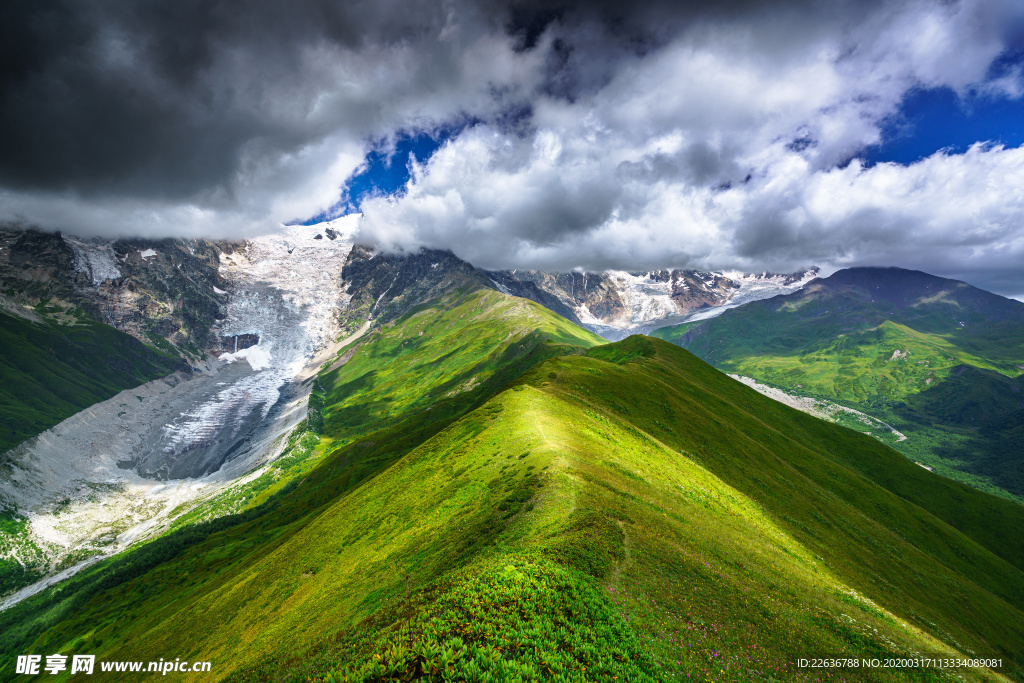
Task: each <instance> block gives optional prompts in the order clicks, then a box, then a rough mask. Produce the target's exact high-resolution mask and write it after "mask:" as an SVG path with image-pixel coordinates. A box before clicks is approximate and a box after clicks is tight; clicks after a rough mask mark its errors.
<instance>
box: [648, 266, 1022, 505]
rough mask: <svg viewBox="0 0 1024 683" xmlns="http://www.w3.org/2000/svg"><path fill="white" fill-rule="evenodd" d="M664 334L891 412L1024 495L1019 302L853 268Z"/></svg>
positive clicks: (977, 480) (945, 455) (937, 455)
mask: <svg viewBox="0 0 1024 683" xmlns="http://www.w3.org/2000/svg"><path fill="white" fill-rule="evenodd" d="M654 334H655V335H656V336H659V337H661V338H664V339H669V340H672V341H673V342H675V343H678V344H680V345H682V346H683V347H684V348H687V349H689V350H690V351H692V352H694V353H696V354H697V355H698V356H700V357H701V358H703V359H704V360H707V361H708V362H710V363H712V364H713V365H715V366H716V367H718V368H720V369H722V370H724V371H726V372H729V373H733V374H735V375H738V376H744V377H749V378H753V379H755V380H757V381H758V382H763V383H765V384H766V385H770V386H772V387H777V388H779V389H781V390H783V391H785V392H788V393H790V394H792V395H800V396H806V397H811V398H813V399H819V400H822V401H828V402H836V403H838V404H841V405H843V406H846V407H849V408H854V409H858V410H860V411H863V412H864V413H867V414H869V415H871V416H873V417H875V418H879V419H880V420H882V421H884V423H885V424H887V425H891V426H892V427H893V428H895V430H896V431H897V432H898V433H900V435H901V436H905V438H903V439H898V440H892V439H890V441H891V445H893V446H894V447H895V448H896V449H897V450H900V451H902V452H904V453H905V454H907V455H908V456H909V457H911V458H913V459H914V460H916V461H918V462H920V463H922V464H923V465H926V466H928V467H930V468H932V469H934V470H935V471H937V472H939V473H942V474H945V475H947V476H953V477H955V478H959V479H961V480H963V481H967V482H969V483H972V484H974V485H976V486H980V487H982V488H986V489H988V490H991V491H993V492H996V493H1001V494H1003V495H1009V496H1010V497H1013V498H1014V499H1016V500H1017V501H1018V502H1020V501H1022V500H1024V450H1022V446H1021V444H1022V443H1024V441H1022V440H1021V437H1022V436H1024V432H1022V429H1024V304H1022V303H1020V302H1019V301H1014V300H1012V299H1006V298H1003V297H1001V296H997V295H995V294H992V293H990V292H986V291H983V290H980V289H978V288H976V287H972V286H970V285H968V284H966V283H964V282H959V281H956V280H948V279H945V278H939V277H935V276H932V275H928V274H926V273H921V272H918V271H909V270H901V269H895V268H851V269H848V270H843V271H839V272H837V273H835V274H833V275H832V276H830V277H827V278H823V279H819V280H815V281H813V282H811V283H810V284H808V285H807V286H805V287H804V288H803V289H801V290H799V291H798V292H795V293H792V294H787V295H784V296H779V297H776V298H773V299H770V300H766V301H759V302H755V303H751V304H748V305H745V306H743V307H740V308H736V309H733V310H729V311H726V312H724V313H723V315H721V316H719V317H716V318H713V319H709V320H705V321H700V322H695V323H690V324H684V325H682V326H673V327H667V328H662V329H660V330H657V331H656V332H654ZM865 426H866V425H863V424H862V425H861V426H860V429H861V430H864V429H865ZM868 429H870V427H868ZM876 429H877V426H876ZM883 431H884V429H883Z"/></svg>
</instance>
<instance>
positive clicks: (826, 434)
mask: <svg viewBox="0 0 1024 683" xmlns="http://www.w3.org/2000/svg"><path fill="white" fill-rule="evenodd" d="M621 344H623V345H628V346H632V347H635V348H636V350H635V351H633V352H632V353H633V354H635V355H636V356H637V357H638V358H642V357H644V355H646V356H655V355H656V356H658V357H659V358H660V359H663V360H662V362H660V363H649V364H643V365H644V367H650V369H651V371H652V372H651V374H652V375H654V376H655V377H656V378H657V381H658V382H660V383H662V385H663V386H668V387H677V386H678V387H679V391H678V392H677V391H675V390H673V391H672V398H671V400H670V401H667V404H670V405H679V404H681V403H685V402H691V405H692V401H693V400H694V399H693V397H694V396H701V399H702V400H703V401H705V402H706V405H705V409H707V408H708V406H714V407H715V410H720V411H722V412H723V414H724V413H725V412H726V411H730V410H736V409H740V410H741V411H742V412H743V413H746V415H744V416H743V419H744V421H746V422H748V424H747V426H745V427H742V428H740V429H739V434H740V435H741V436H737V435H736V429H735V427H737V426H739V421H738V420H736V421H734V422H733V425H734V429H733V430H732V436H736V437H737V438H739V439H741V440H742V441H744V442H749V441H750V434H757V433H760V434H761V435H762V438H766V439H768V440H769V443H770V441H771V440H773V439H778V438H781V439H783V440H784V441H785V442H787V443H788V444H790V448H791V450H790V451H789V452H790V453H792V454H794V455H795V454H803V453H807V452H817V453H819V454H825V455H826V456H827V458H828V459H829V460H830V461H831V462H833V463H834V464H835V465H836V466H838V467H841V468H842V469H843V470H847V471H849V472H852V473H853V474H855V475H859V476H860V477H863V478H864V479H866V480H868V481H870V482H871V483H873V484H875V485H877V486H880V487H882V488H883V489H885V490H887V491H888V492H889V493H891V494H893V495H895V496H897V497H898V498H900V499H902V500H903V501H906V502H907V503H910V504H912V505H914V506H917V507H920V508H922V509H923V510H925V511H927V512H928V513H929V515H934V516H935V517H937V518H938V519H941V520H943V521H944V522H945V524H948V525H950V526H952V527H954V528H956V529H959V530H960V531H961V532H962V533H963V534H965V535H966V536H968V537H970V538H971V539H973V540H974V541H975V542H977V543H979V544H981V545H982V546H984V547H985V548H987V549H988V551H989V552H991V553H994V554H996V555H999V556H1000V557H1002V558H1003V559H1004V560H1006V561H1007V562H1009V563H1010V564H1012V565H1014V566H1015V567H1016V568H1017V569H1018V570H1024V537H1022V536H1021V534H1020V533H1019V529H1020V528H1022V527H1021V525H1022V524H1024V507H1022V506H1020V505H1017V504H1015V503H1012V502H1009V501H1006V500H1003V499H1000V498H998V497H994V496H992V495H990V494H986V493H984V492H980V491H977V490H975V489H973V488H971V487H969V486H966V485H964V484H961V483H959V482H955V481H950V480H948V479H943V478H941V477H935V476H934V475H933V474H931V473H929V472H927V471H926V470H923V469H922V468H920V467H918V466H917V465H915V464H914V463H912V462H909V461H907V460H906V459H904V458H900V457H895V453H894V452H893V451H892V450H890V449H889V448H887V447H886V446H884V445H882V444H879V443H878V442H877V441H875V440H874V439H871V438H870V437H867V436H865V435H863V434H860V433H859V432H856V431H853V430H849V429H845V428H840V427H837V426H833V425H829V424H828V423H825V422H823V421H822V420H818V419H817V418H814V417H811V416H809V415H806V414H804V413H801V412H800V411H797V410H794V409H792V408H789V407H787V406H785V405H782V404H780V403H777V402H775V401H772V400H771V399H767V398H765V397H763V396H761V395H760V394H759V393H757V392H756V391H754V390H753V389H750V388H748V387H746V386H744V385H742V384H740V383H739V382H732V381H729V382H723V381H722V379H721V377H720V373H718V372H717V371H716V370H715V369H714V368H712V367H711V366H709V365H707V364H706V363H703V362H701V361H700V360H699V359H698V358H696V357H695V356H693V354H691V353H689V352H687V351H685V350H682V349H679V348H678V347H675V346H674V345H670V344H667V343H665V342H663V341H661V340H657V341H655V340H653V339H651V338H642V337H635V338H630V339H627V340H624V341H623V342H621ZM605 353H607V351H606V350H605V347H599V348H596V349H594V350H592V351H590V352H588V354H587V355H588V356H595V357H599V356H600V355H602V354H605ZM634 374H635V373H634ZM630 377H631V375H628V374H626V375H620V374H618V373H617V374H616V376H615V380H614V381H613V380H610V379H606V380H604V381H605V382H607V387H606V389H605V391H606V392H607V393H608V394H609V395H611V394H612V393H614V390H615V386H616V383H627V382H629V381H631V380H630ZM652 379H653V378H652ZM593 381H597V380H593ZM694 387H700V388H701V389H702V391H700V392H697V391H696V390H695V389H694ZM684 389H685V390H688V395H687V393H680V392H682V391H683V390H684ZM636 393H637V395H641V396H642V393H639V392H636ZM615 405H616V406H617V407H618V408H619V409H621V410H622V411H623V415H628V416H629V418H630V419H631V420H633V421H634V423H635V424H637V425H638V426H639V425H645V429H648V430H649V433H650V434H652V435H655V436H657V438H659V439H665V440H666V442H667V443H673V442H676V441H678V440H679V439H681V438H682V437H681V436H680V435H678V434H676V433H675V432H672V431H671V430H669V429H668V427H667V426H665V425H666V424H670V423H669V420H670V419H672V415H673V411H672V409H670V408H665V407H658V405H657V404H656V401H654V400H651V399H648V398H646V397H645V398H643V399H641V401H640V402H639V405H637V404H634V405H627V404H625V403H616V404H615ZM711 412H714V410H712V411H711ZM655 415H661V416H662V418H661V420H658V419H652V417H651V416H655ZM722 424H723V419H721V418H716V417H714V416H711V417H709V418H708V419H707V420H706V421H704V422H702V423H700V424H699V425H693V428H694V429H695V430H696V432H697V435H695V441H696V443H698V444H699V443H701V441H702V439H706V437H704V436H701V435H702V434H705V433H712V432H713V431H719V429H716V428H720V427H721V425H722ZM777 424H779V425H786V428H787V429H788V430H791V432H790V433H779V431H780V430H779V429H778V428H777V427H776V426H775V425H777ZM748 432H749V433H748ZM763 446H764V444H762V447H763ZM681 447H683V444H682V443H681ZM689 450H690V452H696V451H693V450H692V443H691V447H690V449H689ZM720 455H721V454H720V453H718V454H716V453H715V452H713V451H708V452H707V455H706V456H705V457H704V458H702V461H703V462H706V464H707V465H708V466H711V465H712V463H714V462H723V463H724V462H728V461H724V460H719V459H718V456H720ZM697 457H701V456H700V455H699V454H698V456H697ZM796 462H797V461H796V459H795V458H792V459H790V460H789V462H788V464H789V465H790V466H795V465H796ZM723 472H724V470H723ZM742 476H744V475H743V471H742V469H740V468H735V469H734V470H732V471H731V473H730V475H729V477H728V480H729V481H730V482H734V481H735V480H737V479H736V478H738V477H742ZM819 478H821V477H820V475H819ZM829 478H830V479H831V480H833V481H834V480H835V479H836V477H834V476H832V475H830V476H829ZM787 488H788V487H787ZM845 497H846V498H847V499H849V500H855V495H854V494H852V493H848V494H845ZM889 523H890V521H889V520H887V521H886V524H889Z"/></svg>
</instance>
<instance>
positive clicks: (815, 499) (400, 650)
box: [0, 289, 1024, 681]
mask: <svg viewBox="0 0 1024 683" xmlns="http://www.w3.org/2000/svg"><path fill="white" fill-rule="evenodd" d="M421 332H422V333H423V334H422V336H421V334H420V333H421ZM596 341H597V340H596V339H594V338H593V336H592V335H589V333H586V332H584V331H582V330H580V329H578V328H575V327H574V326H572V325H570V324H569V323H567V322H565V321H562V320H560V319H558V318H557V317H556V316H554V315H552V314H551V313H550V312H548V311H546V310H544V309H543V308H541V307H540V306H537V305H535V304H532V303H530V302H526V301H524V300H520V299H514V298H509V297H505V296H504V295H501V294H499V293H497V292H493V291H488V292H485V291H480V290H472V289H471V290H469V291H462V292H454V293H452V294H451V295H450V296H449V297H448V298H447V299H443V298H442V299H438V300H435V301H433V302H430V304H429V305H425V306H423V307H421V308H419V309H418V310H413V311H409V312H407V313H406V314H405V315H403V316H401V317H399V318H398V319H396V320H395V321H394V325H392V326H390V327H385V328H383V329H382V330H380V331H379V333H377V334H375V335H372V336H370V337H368V338H366V339H364V340H360V344H359V346H358V347H357V348H356V349H355V350H354V351H353V352H346V353H345V354H343V355H342V356H341V357H339V358H338V359H337V360H336V361H335V362H334V363H332V364H331V366H329V367H327V368H325V370H324V372H323V373H321V375H320V377H319V379H318V381H319V382H320V385H321V389H322V390H321V391H320V392H319V393H320V395H322V397H323V399H322V400H323V404H322V405H323V407H322V409H320V411H319V412H320V413H321V414H322V416H323V425H324V426H323V431H324V439H323V441H322V442H321V445H320V446H319V447H318V448H321V449H323V451H324V454H323V456H322V458H321V459H320V460H319V462H318V464H317V466H316V467H315V468H314V469H312V470H311V471H310V472H309V473H308V475H307V476H305V478H304V479H303V480H302V481H301V483H296V480H293V481H292V483H291V484H289V485H287V486H285V487H284V488H282V489H281V490H280V491H279V492H278V493H277V495H274V496H272V497H271V498H270V499H269V500H268V501H267V502H266V503H264V505H263V506H262V507H257V508H253V509H252V510H250V511H248V512H247V513H245V514H244V515H241V516H239V517H238V518H233V519H232V518H228V519H225V520H219V521H218V522H215V523H213V524H210V525H205V526H203V527H198V528H191V529H184V530H181V531H179V532H177V535H172V536H170V537H167V538H165V539H161V540H160V541H158V542H156V543H154V544H151V545H149V546H144V547H142V548H139V549H138V550H135V551H132V553H129V554H128V556H127V557H126V558H123V559H118V560H114V561H111V562H108V563H106V564H105V565H104V566H102V567H97V568H95V569H94V570H91V571H90V572H88V573H87V574H84V575H82V576H80V577H77V578H76V579H74V580H72V581H71V582H69V583H68V585H66V586H65V587H64V588H63V589H60V590H58V591H51V592H49V593H47V594H44V595H41V596H38V597H36V598H32V599H30V600H28V601H26V602H25V603H22V604H20V605H18V606H17V607H15V608H14V609H12V610H9V611H7V612H3V613H0V633H2V634H3V635H2V636H0V652H2V653H3V654H2V655H0V676H3V677H4V678H7V677H12V676H13V674H12V673H11V672H12V671H13V667H12V666H10V660H11V658H12V657H13V655H15V654H22V653H25V652H44V651H45V652H47V653H50V652H55V651H61V652H65V651H66V652H92V653H95V654H97V655H99V657H100V659H132V660H150V659H152V660H156V659H158V658H160V657H165V658H167V657H171V658H173V657H181V658H183V659H190V660H203V659H209V660H212V661H213V662H214V669H213V671H214V673H215V675H216V676H217V677H218V678H220V677H227V678H229V679H231V680H272V679H273V680H325V679H329V678H333V679H334V680H345V679H348V680H386V679H388V676H391V675H395V676H396V677H401V676H404V677H405V678H404V680H409V679H411V678H412V677H417V678H424V679H431V680H441V677H442V672H447V675H448V676H449V677H454V678H455V679H456V680H523V681H526V680H536V679H537V678H539V677H541V676H550V677H552V678H554V679H555V680H580V681H583V680H613V677H618V680H652V679H653V680H665V679H668V680H672V679H677V678H678V679H682V680H686V679H687V675H688V674H689V676H690V680H693V678H694V677H697V676H699V677H700V678H701V679H713V680H794V679H797V678H805V679H808V680H819V679H835V680H842V679H845V680H850V679H851V678H853V679H864V678H865V677H864V676H863V675H862V672H852V673H851V672H840V673H836V674H834V675H833V672H827V671H825V672H823V671H814V672H800V671H797V670H796V669H794V668H793V664H792V662H793V661H794V659H795V658H796V657H799V656H814V655H824V654H829V653H840V652H845V653H850V654H856V655H858V656H862V655H863V656H877V657H884V656H886V654H888V653H911V652H929V653H939V652H945V653H952V652H954V651H960V652H963V653H972V654H976V655H978V656H1002V657H1004V658H1005V660H1009V659H1011V658H1014V657H1019V656H1020V655H1021V653H1022V652H1024V626H1022V624H1024V572H1022V571H1021V569H1020V566H1021V564H1022V552H1021V547H1020V539H1019V538H1016V537H1015V536H1014V535H1013V534H1014V530H1015V529H1016V528H1019V527H1015V526H1013V525H1016V524H1019V523H1020V522H1021V521H1024V519H1022V509H1021V508H1020V507H1019V506H1015V505H1013V504H1012V503H1009V502H1007V501H1003V500H1000V499H998V498H995V497H992V496H988V495H986V494H983V493H980V492H978V491H974V490H972V489H969V488H967V487H965V486H963V485H960V484H957V483H955V482H948V481H944V480H941V479H939V478H937V477H934V476H931V475H929V474H928V473H927V472H924V471H923V470H921V469H920V468H917V467H916V466H914V465H913V464H911V463H908V462H907V461H906V460H905V459H904V458H902V456H899V455H898V454H896V453H895V452H893V451H891V450H889V449H888V448H886V447H884V446H882V445H880V444H878V443H877V442H875V441H873V440H872V439H869V438H867V437H864V436H863V435H859V434H857V433H855V432H852V431H849V430H845V429H842V428H839V427H836V426H834V425H829V424H827V423H824V422H821V421H819V420H816V419H814V418H810V417H808V416H805V415H803V414H800V413H798V412H796V411H793V410H791V409H789V408H786V407H785V406H782V405H780V404H777V403H774V402H773V401H771V400H769V399H766V398H764V397H762V396H760V395H759V394H757V393H756V392H754V391H752V390H750V389H747V388H746V387H743V386H742V385H740V384H738V383H735V382H733V381H731V380H729V379H728V378H727V377H725V376H723V375H722V374H721V373H719V372H717V371H715V370H714V369H712V368H711V367H709V366H707V365H706V364H705V363H703V362H701V361H699V360H698V359H696V358H695V357H693V356H692V355H691V354H689V353H687V352H685V351H683V350H681V349H678V348H676V347H673V346H671V345H669V344H666V343H664V342H660V341H657V340H652V339H648V338H638V337H633V338H630V339H627V340H625V341H623V342H619V343H617V344H609V345H604V346H595V345H594V344H595V342H596ZM587 348H590V350H589V351H587V350H586V349H587ZM946 517H948V518H950V519H951V520H953V521H958V522H959V523H960V527H959V529H958V528H954V527H953V526H951V525H950V524H949V523H948V521H944V519H945V518H946ZM993 548H996V549H998V551H999V554H997V553H996V552H993ZM1015 666H1017V665H1016V664H1015V663H1011V662H1009V661H1006V666H1005V671H1004V672H1003V673H1007V674H1009V673H1012V672H1013V671H1014V667H1015ZM331 672H333V673H331ZM959 673H961V674H962V675H963V676H964V677H965V679H966V680H996V679H998V678H996V677H994V676H993V674H990V673H984V672H973V671H964V670H961V671H960V672H959ZM1016 676H1017V678H1018V679H1020V680H1024V671H1018V673H1017V674H1016ZM129 677H130V676H129V675H125V676H124V678H125V679H126V680H127V679H128V678H129ZM58 679H59V677H58ZM867 679H868V680H942V677H940V676H938V675H937V674H935V672H934V671H923V670H887V671H873V672H871V674H870V675H869V676H868V677H867ZM55 680H57V679H55Z"/></svg>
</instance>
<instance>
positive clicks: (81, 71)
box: [0, 0, 446, 197]
mask: <svg viewBox="0 0 1024 683" xmlns="http://www.w3.org/2000/svg"><path fill="white" fill-rule="evenodd" d="M395 10H396V8H395V7H393V6H390V7H389V6H388V5H387V4H385V3H378V2H345V3H337V2H326V1H323V2H321V1H317V0H305V1H303V0H299V1H298V2H289V3H279V2H261V1H256V2H250V1H240V0H236V1H230V0H229V1H226V2H206V1H203V0H184V1H176V2H89V1H88V0H87V1H85V2H59V1H58V2H34V1H32V0H14V1H13V3H8V4H7V5H5V10H4V20H3V23H2V24H0V45H2V46H3V47H2V48H0V50H2V51H3V57H2V63H3V66H2V78H3V80H2V84H0V126H2V127H3V130H4V131H5V134H4V136H3V142H2V143H0V144H2V147H0V182H2V183H4V184H5V185H7V186H9V187H13V188H19V189H21V188H31V189H66V188H68V189H73V190H76V191H79V192H82V193H92V192H110V193H116V194H122V195H144V196H149V195H154V194H155V195H159V196H168V197H184V196H188V195H190V194H192V193H195V192H199V191H203V190H207V189H209V188H210V187H212V186H217V185H219V184H222V183H224V182H226V181H227V180H228V179H229V178H230V176H231V175H232V174H233V173H235V172H237V171H238V169H239V164H240V163H241V160H242V158H243V156H244V152H245V150H244V147H245V146H246V145H256V146H257V147H259V149H260V151H261V152H262V153H263V154H267V155H272V154H275V153H281V152H284V151H287V150H290V149H294V148H296V147H298V146H301V145H303V144H305V143H306V142H308V141H310V140H313V139H317V138H318V137H320V136H322V135H323V134H324V133H326V132H327V130H326V129H325V127H331V126H339V127H347V128H350V129H352V130H353V132H355V133H356V134H360V133H361V134H368V133H370V132H371V131H372V129H373V115H374V109H375V103H374V102H373V101H372V98H371V99H370V100H369V101H365V102H359V101H353V102H351V103H349V104H350V105H351V106H349V107H347V108H343V111H341V112H339V113H340V114H343V115H344V117H343V120H337V121H330V120H325V119H322V118H319V117H318V116H317V114H316V112H315V111H314V108H315V106H316V103H317V98H318V97H319V96H320V95H321V94H322V93H323V92H324V89H325V88H326V87H327V84H324V83H322V82H319V81H318V80H317V79H316V77H313V78H310V74H309V73H308V64H307V63H306V62H305V60H304V59H303V50H305V49H308V48H315V47H316V46H318V45H323V44H327V45H337V46H339V47H343V48H349V49H355V50H359V49H361V48H369V47H382V46H383V47H386V46H389V45H395V44H397V43H400V42H401V41H416V40H417V39H418V38H420V37H422V36H425V35H429V34H431V33H437V32H439V31H440V28H441V27H442V26H443V25H444V22H445V20H446V17H445V14H444V12H443V10H442V8H441V6H439V5H437V4H435V3H424V2H421V3H403V6H402V11H395Z"/></svg>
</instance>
